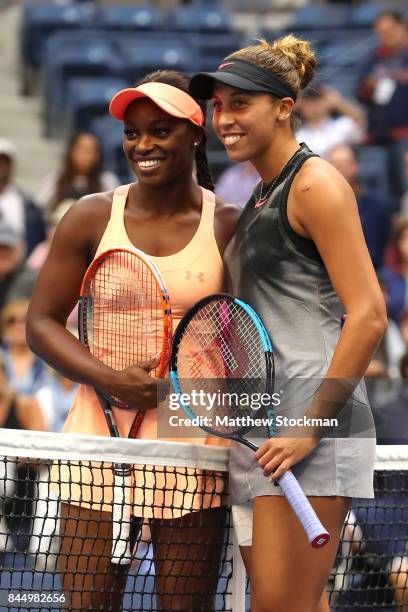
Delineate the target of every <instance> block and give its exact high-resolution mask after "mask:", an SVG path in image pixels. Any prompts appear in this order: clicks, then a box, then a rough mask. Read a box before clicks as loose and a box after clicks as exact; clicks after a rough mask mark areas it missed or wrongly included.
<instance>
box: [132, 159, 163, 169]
mask: <svg viewBox="0 0 408 612" xmlns="http://www.w3.org/2000/svg"><path fill="white" fill-rule="evenodd" d="M159 164H161V160H160V159H146V160H145V161H139V162H137V165H138V166H140V167H141V168H153V166H158V165H159Z"/></svg>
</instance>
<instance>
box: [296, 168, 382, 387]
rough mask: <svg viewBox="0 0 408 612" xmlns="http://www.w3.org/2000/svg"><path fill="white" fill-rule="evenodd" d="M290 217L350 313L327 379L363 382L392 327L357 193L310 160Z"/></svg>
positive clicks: (335, 174) (299, 181)
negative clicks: (310, 243)
mask: <svg viewBox="0 0 408 612" xmlns="http://www.w3.org/2000/svg"><path fill="white" fill-rule="evenodd" d="M311 162H314V163H311ZM306 166H307V167H306ZM288 218H289V222H290V223H291V225H292V227H293V229H294V230H295V231H296V232H298V233H299V234H301V235H303V236H304V237H306V238H310V239H312V240H313V242H314V243H315V245H316V247H317V249H318V251H319V253H320V255H321V257H322V259H323V262H324V264H325V266H326V269H327V272H328V274H329V277H330V280H331V282H332V284H333V287H334V289H335V291H336V293H337V295H338V296H339V298H340V300H341V302H342V304H343V306H344V308H345V312H346V313H347V317H346V320H345V323H344V325H343V328H342V331H341V334H340V338H339V341H338V343H337V346H336V349H335V352H334V355H333V358H332V361H331V363H330V366H329V369H328V372H327V377H328V378H342V379H355V380H360V379H361V378H362V377H363V376H364V373H365V371H366V369H367V367H368V365H369V363H370V361H371V358H372V356H373V354H374V351H375V349H376V348H377V346H378V343H379V342H380V340H381V338H382V336H383V333H384V331H385V329H386V327H387V313H386V308H385V303H384V298H383V295H382V292H381V289H380V286H379V284H378V281H377V277H376V274H375V271H374V267H373V265H372V262H371V259H370V255H369V253H368V249H367V245H366V243H365V239H364V235H363V231H362V228H361V223H360V218H359V215H358V209H357V204H356V201H355V197H354V193H353V191H352V189H351V187H350V186H349V185H348V183H347V182H346V180H345V179H344V178H343V177H342V176H341V175H340V174H339V173H338V172H337V170H335V168H333V167H332V166H331V165H330V164H329V163H327V162H325V161H324V160H320V159H314V160H310V161H309V162H307V163H306V164H305V168H304V171H303V172H300V173H299V176H298V178H297V180H296V182H295V183H294V189H293V198H289V202H288Z"/></svg>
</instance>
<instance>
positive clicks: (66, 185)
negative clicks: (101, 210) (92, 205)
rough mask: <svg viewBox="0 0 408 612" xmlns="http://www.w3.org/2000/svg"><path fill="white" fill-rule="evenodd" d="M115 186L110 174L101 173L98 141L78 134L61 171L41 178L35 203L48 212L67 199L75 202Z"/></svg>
mask: <svg viewBox="0 0 408 612" xmlns="http://www.w3.org/2000/svg"><path fill="white" fill-rule="evenodd" d="M118 184H119V181H118V178H117V177H116V176H115V175H114V174H113V173H112V172H108V171H104V170H103V157H102V148H101V144H100V142H99V140H98V138H97V137H96V136H95V135H94V134H91V133H89V132H79V133H78V134H76V135H75V136H74V137H73V139H72V140H71V142H70V143H69V145H68V148H67V151H66V153H65V159H64V162H63V165H62V168H61V169H60V170H59V171H58V172H54V173H52V174H50V175H48V176H47V177H46V178H45V180H44V183H43V185H42V187H41V189H40V191H39V193H38V195H37V198H36V200H37V203H38V205H39V206H41V208H45V209H47V210H48V212H52V211H53V210H54V209H55V208H56V207H57V206H58V204H60V203H61V202H62V201H63V200H66V199H67V198H72V199H74V200H77V199H78V198H81V197H82V196H85V195H88V194H90V193H97V192H99V191H110V190H111V189H115V187H117V186H118Z"/></svg>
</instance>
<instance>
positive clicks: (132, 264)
mask: <svg viewBox="0 0 408 612" xmlns="http://www.w3.org/2000/svg"><path fill="white" fill-rule="evenodd" d="M85 297H86V304H87V313H86V323H87V339H88V346H89V349H90V351H91V353H92V354H93V355H94V356H95V357H96V358H97V359H99V360H100V361H102V362H103V363H105V364H106V365H108V366H109V367H111V368H113V369H115V370H123V369H124V368H126V367H129V366H131V365H134V364H137V363H140V362H143V361H147V360H150V359H152V358H153V357H154V356H155V355H156V354H157V353H162V352H163V350H164V344H165V343H166V342H168V338H167V337H166V336H165V334H163V299H164V298H163V294H162V292H161V291H160V287H159V286H158V284H157V282H156V279H155V277H154V276H153V274H152V272H151V270H150V268H149V267H148V265H147V264H146V263H145V262H144V261H143V260H142V259H141V258H139V257H138V256H135V255H134V254H133V253H129V252H126V251H119V252H114V253H111V254H108V255H107V257H106V258H105V259H104V260H103V261H102V263H101V264H100V265H99V266H98V267H97V268H96V270H95V273H94V275H93V277H92V278H91V280H90V282H89V283H88V286H87V292H86V296H85Z"/></svg>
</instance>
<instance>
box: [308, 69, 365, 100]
mask: <svg viewBox="0 0 408 612" xmlns="http://www.w3.org/2000/svg"><path fill="white" fill-rule="evenodd" d="M316 80H317V81H318V82H319V83H323V84H324V85H327V86H328V87H332V88H333V89H337V91H339V92H340V93H341V94H342V95H343V96H344V97H345V98H348V99H349V100H353V99H354V100H355V97H356V87H357V81H358V69H357V70H351V69H350V68H349V69H348V70H347V71H345V70H344V69H343V68H341V67H337V66H334V67H325V66H324V65H323V66H322V67H321V68H319V70H318V74H317V79H316Z"/></svg>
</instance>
